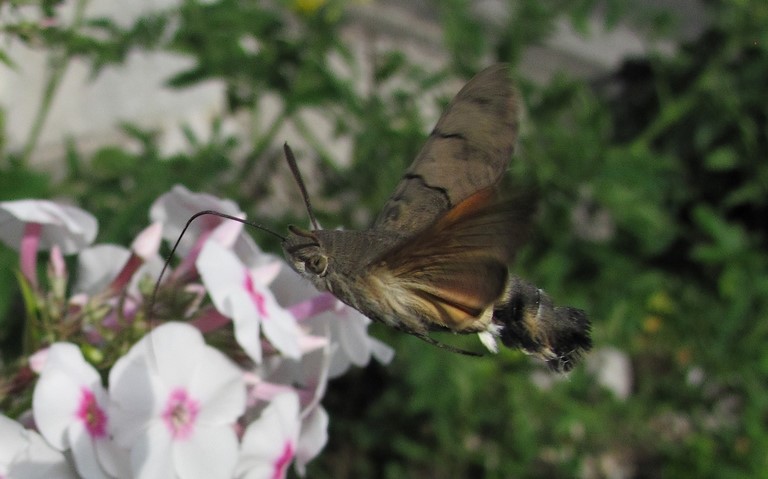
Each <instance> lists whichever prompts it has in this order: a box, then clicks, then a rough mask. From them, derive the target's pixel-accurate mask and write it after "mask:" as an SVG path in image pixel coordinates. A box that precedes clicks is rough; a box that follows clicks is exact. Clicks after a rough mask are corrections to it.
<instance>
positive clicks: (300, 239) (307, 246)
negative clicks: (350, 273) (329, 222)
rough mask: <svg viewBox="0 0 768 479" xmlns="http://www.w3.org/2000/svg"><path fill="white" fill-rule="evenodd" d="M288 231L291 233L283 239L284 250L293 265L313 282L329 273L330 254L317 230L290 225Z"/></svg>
mask: <svg viewBox="0 0 768 479" xmlns="http://www.w3.org/2000/svg"><path fill="white" fill-rule="evenodd" d="M288 231H290V234H289V235H288V237H287V238H285V241H283V251H284V252H285V257H286V258H287V259H288V261H289V262H290V264H291V267H293V269H294V270H296V272H297V273H299V274H301V275H302V276H304V277H306V278H309V279H310V280H313V282H316V281H314V280H315V279H317V278H323V277H325V275H326V274H327V273H328V255H327V254H326V253H325V250H324V249H323V247H322V245H321V244H320V240H319V238H318V236H317V234H316V232H314V231H307V230H305V229H302V228H298V227H296V226H289V227H288Z"/></svg>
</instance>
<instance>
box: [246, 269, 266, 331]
mask: <svg viewBox="0 0 768 479" xmlns="http://www.w3.org/2000/svg"><path fill="white" fill-rule="evenodd" d="M243 286H244V287H245V290H246V291H247V292H248V295H250V297H251V301H253V304H255V305H256V309H257V310H258V311H259V316H261V318H262V319H267V318H268V317H269V315H268V314H267V308H266V305H265V301H264V295H262V294H261V293H259V292H258V291H256V285H255V284H253V278H251V275H250V274H248V272H247V271H246V272H245V281H244V284H243Z"/></svg>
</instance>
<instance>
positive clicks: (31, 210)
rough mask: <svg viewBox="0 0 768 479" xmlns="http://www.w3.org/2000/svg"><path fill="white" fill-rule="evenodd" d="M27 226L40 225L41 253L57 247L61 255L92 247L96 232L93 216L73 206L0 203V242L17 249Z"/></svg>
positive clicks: (36, 201)
mask: <svg viewBox="0 0 768 479" xmlns="http://www.w3.org/2000/svg"><path fill="white" fill-rule="evenodd" d="M29 223H36V224H40V225H42V230H41V231H40V236H39V241H40V243H39V249H40V250H49V249H50V248H51V247H52V246H53V245H58V246H59V248H61V251H62V253H64V254H72V253H76V252H78V251H80V250H81V249H83V248H84V247H85V246H87V245H89V244H91V243H92V242H93V240H94V239H95V238H96V232H97V231H98V223H97V222H96V219H95V218H94V217H93V215H91V214H90V213H88V212H86V211H84V210H81V209H80V208H76V207H74V206H67V205H61V204H58V203H54V202H53V201H48V200H18V201H3V202H0V241H2V242H3V243H5V244H7V245H8V246H10V247H11V248H15V249H17V250H18V249H20V245H21V239H22V238H23V236H24V228H25V226H26V225H27V224H29Z"/></svg>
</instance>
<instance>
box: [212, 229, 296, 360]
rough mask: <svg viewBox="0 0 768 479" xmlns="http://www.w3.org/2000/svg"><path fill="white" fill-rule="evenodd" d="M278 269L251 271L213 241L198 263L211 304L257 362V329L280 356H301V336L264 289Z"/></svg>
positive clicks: (288, 314) (270, 265) (262, 267)
mask: <svg viewBox="0 0 768 479" xmlns="http://www.w3.org/2000/svg"><path fill="white" fill-rule="evenodd" d="M279 269H280V263H272V264H269V265H265V266H261V267H259V268H256V269H253V270H250V269H248V268H247V267H246V266H245V265H244V264H243V263H242V262H240V260H239V259H238V258H237V256H235V254H234V253H233V252H232V251H230V250H228V249H226V248H224V247H223V246H221V245H220V244H218V243H217V242H215V241H208V242H206V243H205V246H203V249H202V251H201V252H200V256H199V257H198V259H197V270H198V272H199V273H200V276H201V278H202V280H203V284H204V285H205V287H206V289H207V290H208V293H209V294H210V296H211V299H212V300H213V304H214V305H215V306H216V309H217V310H218V311H219V312H220V313H221V314H223V315H224V316H227V317H228V318H231V319H232V322H233V323H234V327H235V339H236V340H237V342H238V344H240V346H241V347H242V348H243V350H245V352H246V353H247V354H248V356H250V358H251V359H253V360H254V361H256V362H260V361H261V359H262V358H261V356H262V354H261V338H260V333H259V330H260V328H263V330H264V335H265V336H266V337H267V339H268V340H269V342H270V343H271V344H272V345H273V346H274V347H275V348H276V349H277V350H278V351H280V352H281V353H282V354H283V355H285V356H287V357H291V358H298V357H300V356H301V349H300V347H299V338H300V337H301V336H302V335H303V333H302V331H301V330H300V329H299V327H298V325H297V324H296V319H295V318H294V317H293V316H292V315H291V314H290V313H289V312H288V311H286V310H285V309H283V308H282V307H281V306H280V305H279V304H278V303H277V300H275V297H274V295H273V294H272V291H271V290H270V289H269V288H267V285H268V284H269V283H270V282H271V281H272V279H273V278H274V277H275V275H276V274H277V272H278V271H279Z"/></svg>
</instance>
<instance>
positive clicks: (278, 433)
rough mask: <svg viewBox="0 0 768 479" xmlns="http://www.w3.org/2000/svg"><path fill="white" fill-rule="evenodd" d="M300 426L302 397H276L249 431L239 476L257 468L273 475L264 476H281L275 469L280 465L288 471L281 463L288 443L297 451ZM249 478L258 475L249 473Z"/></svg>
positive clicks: (246, 433) (243, 441)
mask: <svg viewBox="0 0 768 479" xmlns="http://www.w3.org/2000/svg"><path fill="white" fill-rule="evenodd" d="M299 427H300V421H299V398H298V396H297V395H296V394H295V393H283V394H280V395H278V396H276V397H275V398H274V399H273V400H272V402H271V403H270V404H269V406H267V407H266V408H265V409H264V411H262V413H261V417H259V419H257V420H256V421H254V422H252V423H251V424H250V425H249V426H248V428H247V429H246V430H245V434H244V435H243V440H242V447H241V454H240V460H239V461H238V464H237V471H236V474H237V475H238V477H240V476H245V475H246V474H247V473H248V471H251V470H254V469H255V470H258V471H267V472H269V475H266V476H261V477H281V476H278V475H277V474H276V472H279V471H277V470H276V469H275V468H276V466H277V465H280V466H282V467H283V469H282V470H283V471H284V470H285V467H284V466H285V464H278V461H279V460H280V459H281V457H282V455H283V454H284V453H285V446H286V444H292V445H293V447H294V448H295V445H296V443H297V441H298V438H299ZM294 450H295V449H294ZM265 466H266V467H265ZM247 477H257V476H254V475H251V474H249V475H248V476H247Z"/></svg>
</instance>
